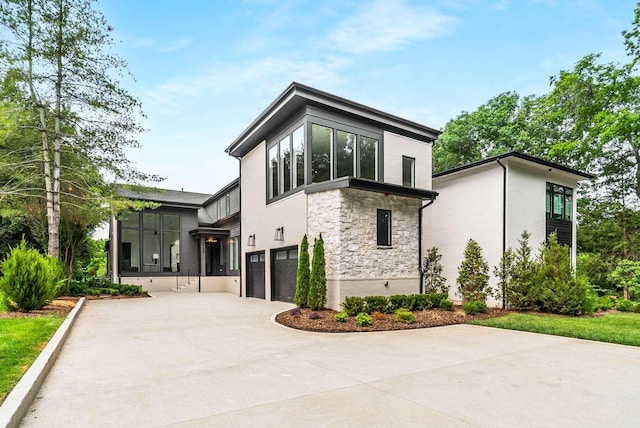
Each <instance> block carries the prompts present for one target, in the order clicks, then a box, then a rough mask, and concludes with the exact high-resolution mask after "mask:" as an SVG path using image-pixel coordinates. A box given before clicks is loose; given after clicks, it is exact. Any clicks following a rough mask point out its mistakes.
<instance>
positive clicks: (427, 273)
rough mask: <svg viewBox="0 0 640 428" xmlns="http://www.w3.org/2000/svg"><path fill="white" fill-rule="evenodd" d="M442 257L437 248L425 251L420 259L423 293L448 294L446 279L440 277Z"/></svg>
mask: <svg viewBox="0 0 640 428" xmlns="http://www.w3.org/2000/svg"><path fill="white" fill-rule="evenodd" d="M442 270H443V267H442V255H441V254H439V253H438V247H433V248H431V249H429V250H427V253H426V254H425V256H424V258H423V259H422V273H423V277H424V291H425V293H448V292H449V287H448V286H447V279H446V278H445V277H443V276H442Z"/></svg>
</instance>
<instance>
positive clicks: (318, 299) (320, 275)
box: [307, 234, 327, 311]
mask: <svg viewBox="0 0 640 428" xmlns="http://www.w3.org/2000/svg"><path fill="white" fill-rule="evenodd" d="M326 303H327V274H326V270H325V259H324V241H323V239H322V234H320V237H319V238H317V239H316V240H315V242H314V245H313V261H312V263H311V278H310V281H309V296H308V298H307V304H308V305H309V307H310V308H311V309H313V310H314V311H317V310H320V309H322V308H324V305H325V304H326Z"/></svg>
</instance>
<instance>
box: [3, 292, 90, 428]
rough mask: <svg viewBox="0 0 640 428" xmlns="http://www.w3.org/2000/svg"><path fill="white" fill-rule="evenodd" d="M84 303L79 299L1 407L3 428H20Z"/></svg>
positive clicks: (82, 299)
mask: <svg viewBox="0 0 640 428" xmlns="http://www.w3.org/2000/svg"><path fill="white" fill-rule="evenodd" d="M84 301H85V299H84V297H82V298H80V300H78V303H76V306H75V308H73V310H72V311H71V312H69V315H67V318H66V319H65V320H64V321H63V322H62V324H61V325H60V327H58V330H56V332H55V333H54V335H53V337H51V340H49V343H47V346H45V348H44V349H43V350H42V352H41V353H40V355H39V356H38V358H36V360H35V361H34V363H33V364H32V365H31V367H29V370H27V372H26V373H25V374H24V376H22V379H20V381H19V382H18V383H17V385H16V386H15V387H14V388H13V390H11V392H10V393H9V395H8V396H7V398H6V400H4V403H2V405H1V406H0V427H3V426H4V427H8V428H17V427H18V426H19V425H20V422H21V421H22V419H23V418H24V417H25V416H26V414H27V411H28V410H29V407H30V406H31V403H33V400H35V398H36V395H37V394H38V391H39V390H40V387H41V386H42V384H43V383H44V381H45V379H46V378H47V375H48V374H49V371H50V370H51V367H52V366H53V363H54V362H55V361H56V358H57V357H58V354H59V353H60V350H61V349H62V345H64V342H65V341H66V339H67V336H68V335H69V331H71V327H72V326H73V324H74V323H75V321H76V318H77V316H78V314H79V313H80V310H81V309H82V307H83V306H84Z"/></svg>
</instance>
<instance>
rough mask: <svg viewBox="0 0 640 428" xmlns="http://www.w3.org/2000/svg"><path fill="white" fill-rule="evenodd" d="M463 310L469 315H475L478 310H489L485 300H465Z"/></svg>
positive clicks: (484, 311)
mask: <svg viewBox="0 0 640 428" xmlns="http://www.w3.org/2000/svg"><path fill="white" fill-rule="evenodd" d="M462 310H463V311H464V312H465V313H466V314H467V315H474V314H477V313H478V312H480V313H486V312H487V304H486V303H484V302H477V301H473V300H472V301H469V302H464V303H463V304H462Z"/></svg>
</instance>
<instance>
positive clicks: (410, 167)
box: [402, 156, 416, 187]
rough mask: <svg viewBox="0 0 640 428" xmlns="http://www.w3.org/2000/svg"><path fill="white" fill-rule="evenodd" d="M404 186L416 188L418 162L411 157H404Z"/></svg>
mask: <svg viewBox="0 0 640 428" xmlns="http://www.w3.org/2000/svg"><path fill="white" fill-rule="evenodd" d="M402 185H403V186H405V187H416V160H415V159H414V158H410V157H409V156H402Z"/></svg>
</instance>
